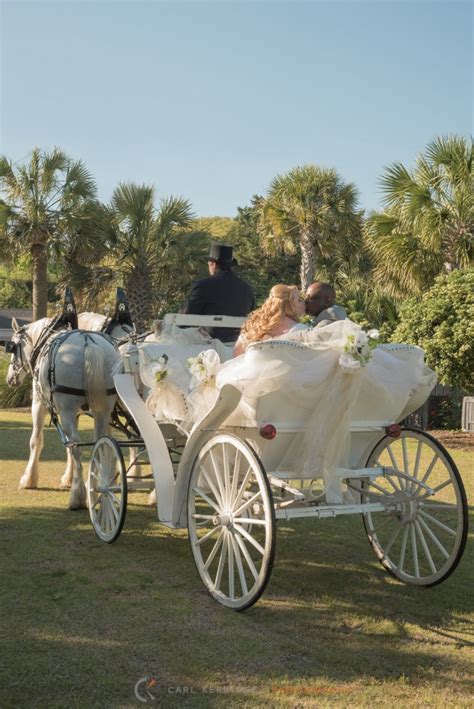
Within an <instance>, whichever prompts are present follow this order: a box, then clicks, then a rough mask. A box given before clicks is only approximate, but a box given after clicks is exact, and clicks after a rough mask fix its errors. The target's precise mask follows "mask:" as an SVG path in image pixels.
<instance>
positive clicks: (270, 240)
mask: <svg viewBox="0 0 474 709" xmlns="http://www.w3.org/2000/svg"><path fill="white" fill-rule="evenodd" d="M356 204H357V192H356V189H355V187H354V186H353V185H352V184H350V183H349V184H346V183H344V182H343V181H342V179H341V178H340V177H339V175H338V174H337V172H336V171H335V170H333V169H326V168H320V167H318V166H317V165H304V166H302V167H296V168H294V169H293V170H290V172H288V173H287V174H286V175H278V176H277V177H275V178H274V180H273V181H272V183H271V185H270V189H269V190H268V193H267V196H266V198H264V199H262V200H261V202H260V226H259V229H260V233H261V234H262V235H263V239H264V244H265V246H266V248H267V249H268V250H269V251H270V252H275V251H277V250H283V251H284V252H287V253H295V251H298V250H299V251H300V256H301V260H300V280H301V287H302V289H303V290H306V288H307V287H308V285H309V284H310V283H311V281H312V280H313V278H314V273H315V270H316V268H317V265H318V261H319V260H320V259H321V258H330V257H331V256H332V255H333V254H334V253H335V252H336V251H337V250H338V248H339V247H340V246H341V244H343V243H344V242H345V244H346V246H347V245H348V244H353V245H356V244H357V243H359V241H360V229H361V213H360V212H358V211H357V209H356Z"/></svg>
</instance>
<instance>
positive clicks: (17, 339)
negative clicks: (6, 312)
mask: <svg viewBox="0 0 474 709" xmlns="http://www.w3.org/2000/svg"><path fill="white" fill-rule="evenodd" d="M24 334H26V328H25V326H23V327H21V328H20V329H19V330H17V331H16V333H15V334H14V335H13V338H12V339H11V340H10V342H7V343H6V344H5V352H7V353H8V354H11V355H13V357H14V359H13V362H10V366H11V367H12V374H13V384H14V386H16V384H17V382H18V375H19V374H20V372H21V371H22V369H26V371H29V372H30V374H32V369H31V366H30V362H29V361H28V360H27V359H25V357H24V353H23V344H24V343H23V341H22V336H23V335H24ZM18 353H19V363H18Z"/></svg>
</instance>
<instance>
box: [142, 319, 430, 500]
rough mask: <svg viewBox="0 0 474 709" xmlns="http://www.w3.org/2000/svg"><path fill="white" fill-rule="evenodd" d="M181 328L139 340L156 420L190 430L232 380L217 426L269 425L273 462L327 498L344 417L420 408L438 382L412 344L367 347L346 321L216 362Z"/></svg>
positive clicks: (334, 492)
mask: <svg viewBox="0 0 474 709" xmlns="http://www.w3.org/2000/svg"><path fill="white" fill-rule="evenodd" d="M183 332H184V333H185V334H184V336H183V334H182V333H183ZM188 332H189V331H187V330H185V331H181V335H180V336H181V337H182V338H183V340H182V341H181V342H179V343H178V342H173V341H171V340H170V342H169V343H166V342H160V343H157V344H155V345H152V347H153V348H154V350H153V351H150V350H149V349H147V348H149V347H150V345H146V344H144V345H142V348H141V350H140V363H141V376H142V379H143V381H144V382H145V383H146V384H147V386H150V388H151V389H152V394H151V395H150V396H151V399H149V402H148V404H149V407H150V408H151V409H152V410H153V407H155V408H154V411H155V415H156V416H157V418H158V419H159V420H169V419H174V420H177V421H181V425H184V426H185V427H187V428H190V427H191V426H192V424H193V423H195V422H197V421H199V420H200V419H201V418H202V417H203V416H204V415H205V414H206V413H207V412H208V411H209V410H210V408H211V407H212V406H213V405H214V403H215V401H216V399H217V396H218V392H219V390H220V389H221V388H222V387H223V386H224V385H225V384H231V385H232V386H234V387H236V388H237V389H239V390H240V392H241V393H242V398H241V401H240V403H239V405H238V407H237V408H236V410H235V411H234V412H233V413H232V414H231V415H230V417H229V418H228V419H227V420H226V422H225V423H224V425H229V426H242V427H247V428H252V429H254V430H255V429H258V428H259V427H260V426H261V425H263V424H266V423H272V424H273V425H275V427H276V429H277V431H279V432H280V433H281V434H282V436H281V440H284V437H285V436H286V443H285V445H284V447H283V449H282V451H281V455H280V454H279V455H280V458H279V459H278V460H276V461H275V467H274V468H272V469H274V470H275V471H276V472H278V471H281V472H282V473H288V474H291V475H293V476H294V477H295V478H297V477H301V478H308V479H312V478H317V477H322V478H324V480H325V489H326V497H327V500H328V501H329V502H341V501H342V499H340V493H339V492H338V490H339V488H338V486H337V485H335V484H334V474H335V469H336V467H337V465H338V464H340V461H341V459H342V458H343V456H344V455H345V453H346V451H347V447H348V441H349V436H350V427H351V422H352V421H354V420H361V421H378V422H387V423H389V422H394V421H400V420H402V419H403V418H404V417H405V416H407V415H408V414H409V413H411V412H412V411H414V410H415V409H416V408H418V407H419V406H421V404H422V403H423V402H424V401H425V400H426V398H427V397H428V395H429V393H430V391H431V389H432V388H433V386H434V385H435V383H436V375H435V373H434V372H433V371H432V370H431V369H429V368H428V367H427V366H426V365H425V363H424V354H423V350H421V349H420V348H419V347H415V346H411V345H378V346H375V347H374V348H371V347H370V346H369V344H368V337H367V335H366V334H365V333H364V331H363V330H362V329H361V327H360V326H359V325H357V324H356V323H353V322H352V321H351V320H347V319H346V320H342V321H336V322H333V323H330V324H328V325H326V326H323V327H318V328H309V327H307V326H303V327H301V326H300V325H299V324H298V325H296V326H295V327H293V328H292V329H291V331H289V332H287V333H286V334H284V335H281V336H279V337H277V338H273V339H270V340H262V341H260V342H257V343H253V344H251V345H249V346H248V348H247V350H246V351H245V352H244V354H242V355H240V356H239V357H236V358H234V359H228V361H225V362H222V363H221V361H222V358H221V357H219V354H218V352H217V350H218V348H219V345H218V344H217V343H216V342H215V341H214V342H213V343H211V347H212V349H211V347H210V343H209V342H206V343H204V342H202V344H198V343H196V342H193V343H192V344H191V342H190V339H191V338H192V337H194V338H195V337H196V335H195V334H194V335H193V334H191V333H189V334H187V333H188ZM185 340H188V342H187V343H186V342H185ZM220 344H222V343H220ZM372 344H373V345H375V344H376V343H375V342H374V343H372ZM198 351H199V352H198ZM163 354H166V355H167V357H168V359H167V362H166V363H165V366H166V370H167V374H166V377H165V378H164V379H160V375H159V371H160V369H159V368H160V366H162V365H161V364H160V363H159V362H157V361H156V359H157V357H158V359H159V357H160V356H163ZM197 356H198V357H197ZM153 358H154V359H155V364H154V365H153ZM189 358H190V359H189ZM187 359H189V361H187ZM197 359H198V360H199V361H197ZM153 366H155V374H154V375H153ZM190 367H191V369H190ZM191 370H193V371H191ZM157 372H158V375H157ZM157 376H158V380H157V379H156V377H157ZM277 438H278V436H277ZM271 443H272V445H273V442H271ZM273 449H274V450H279V447H275V446H273Z"/></svg>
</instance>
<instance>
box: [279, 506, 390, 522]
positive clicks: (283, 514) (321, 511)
mask: <svg viewBox="0 0 474 709" xmlns="http://www.w3.org/2000/svg"><path fill="white" fill-rule="evenodd" d="M384 509H385V508H384V506H383V505H382V504H381V503H380V502H367V503H364V504H361V505H348V504H343V503H341V504H340V505H320V506H312V507H285V508H279V509H276V510H275V518H276V519H287V520H289V519H297V518H298V517H318V518H319V519H324V518H327V517H338V516H339V515H353V514H358V513H363V512H383V510H384Z"/></svg>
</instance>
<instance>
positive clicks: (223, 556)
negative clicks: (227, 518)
mask: <svg viewBox="0 0 474 709" xmlns="http://www.w3.org/2000/svg"><path fill="white" fill-rule="evenodd" d="M225 534H226V531H224V539H223V543H222V547H221V555H220V557H219V564H218V566H217V574H216V578H215V581H214V586H215V587H216V588H220V585H221V579H222V572H223V571H224V564H225V560H226V556H227V539H226V537H225Z"/></svg>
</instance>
